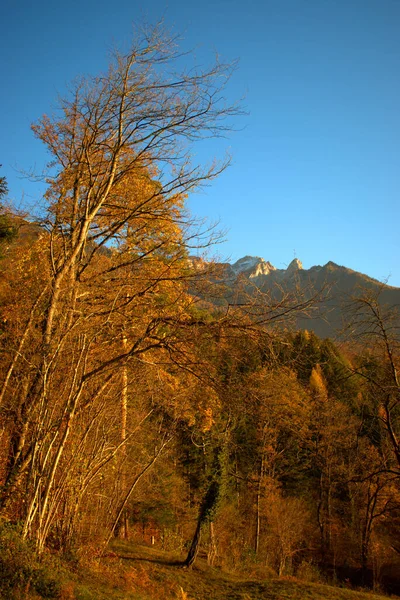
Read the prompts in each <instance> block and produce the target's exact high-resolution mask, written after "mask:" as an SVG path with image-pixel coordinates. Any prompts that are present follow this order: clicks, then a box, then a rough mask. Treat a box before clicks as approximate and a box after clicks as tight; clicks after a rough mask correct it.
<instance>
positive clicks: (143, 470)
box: [0, 29, 400, 597]
mask: <svg viewBox="0 0 400 600" xmlns="http://www.w3.org/2000/svg"><path fill="white" fill-rule="evenodd" d="M177 58H179V55H177V54H176V50H175V46H174V45H173V44H172V45H171V42H170V40H168V39H167V38H165V37H164V36H163V35H162V33H161V32H160V31H159V30H158V29H156V30H154V31H152V32H151V33H150V34H149V35H148V36H145V37H144V38H141V39H138V40H136V41H135V43H134V46H133V47H132V50H131V52H129V53H128V54H126V55H117V56H116V57H115V59H114V61H113V63H112V65H111V66H110V70H109V72H108V74H107V76H101V77H93V78H88V79H87V80H86V81H85V82H78V83H77V84H76V86H75V88H74V91H73V93H72V94H71V96H70V97H68V98H66V99H64V100H63V101H62V102H61V109H62V110H61V112H59V113H57V115H56V116H55V117H52V118H49V117H44V118H43V119H42V120H41V121H40V122H39V123H38V124H37V125H36V126H35V127H34V130H35V133H36V135H37V136H38V137H39V139H41V140H42V141H43V143H44V144H45V145H46V147H47V148H48V150H49V152H50V155H51V157H52V163H51V176H49V179H48V188H47V192H46V197H45V200H46V203H47V204H46V210H45V213H43V214H42V215H40V220H37V222H36V223H35V224H34V225H33V224H32V223H30V224H29V223H28V221H27V220H26V219H22V218H21V217H18V216H16V215H15V214H14V213H13V212H12V211H8V212H7V211H5V210H3V211H2V217H1V219H2V220H1V224H2V228H3V229H2V231H4V232H5V234H4V235H3V234H2V240H1V246H2V248H1V260H0V269H1V274H2V277H1V284H0V306H1V321H0V322H1V326H0V336H1V337H0V340H1V346H2V353H1V358H0V372H1V388H0V423H1V444H0V453H1V461H0V464H1V471H0V484H1V488H0V517H1V524H2V526H1V532H0V547H1V548H2V552H1V555H0V566H1V569H0V582H1V586H3V589H6V590H8V591H7V593H14V591H15V594H16V595H18V594H21V593H23V591H24V590H25V591H26V590H28V588H29V589H35V590H36V593H37V594H42V592H43V594H44V595H45V591H43V587H40V585H39V584H35V581H36V579H35V577H37V574H38V572H39V573H40V572H41V567H40V564H41V563H40V561H42V564H45V561H46V560H47V559H48V558H49V556H51V555H53V556H54V555H60V556H65V557H69V559H70V560H72V561H75V563H76V564H83V563H82V561H83V559H84V557H85V556H88V555H90V554H91V553H92V555H93V554H95V555H96V557H98V556H102V555H105V554H107V553H108V552H109V547H110V544H111V543H112V541H113V539H114V538H116V537H122V538H125V539H127V538H131V539H132V540H134V541H136V542H140V543H148V544H149V545H154V546H156V547H158V548H161V549H163V550H165V551H167V550H168V551H169V550H171V551H174V552H178V553H179V556H180V557H181V558H180V566H181V567H182V566H185V567H191V566H193V564H195V561H196V560H197V557H198V555H199V553H200V554H201V555H202V556H203V558H206V559H207V561H208V563H209V565H210V566H216V567H219V568H221V569H224V570H226V571H227V572H229V571H230V572H234V573H236V574H238V575H240V574H244V573H246V572H249V571H254V572H256V571H259V573H260V574H261V576H266V575H268V574H269V575H271V574H274V575H277V576H284V575H286V576H288V575H296V574H297V575H298V576H299V577H302V576H303V577H308V578H317V579H318V577H321V578H325V579H328V580H331V581H334V580H348V581H351V582H353V583H354V584H357V585H358V584H363V585H383V586H384V587H385V589H386V590H389V591H396V590H398V586H399V581H398V579H396V575H395V574H396V570H398V566H399V563H400V560H399V552H400V540H399V528H398V527H399V519H400V497H399V475H400V470H399V469H400V449H399V443H398V435H399V400H400V395H399V394H400V386H399V381H398V375H397V369H398V364H399V341H398V335H397V329H396V327H397V321H396V318H397V317H396V313H395V312H393V310H392V307H391V306H389V307H387V306H386V304H385V303H384V302H382V301H381V298H380V296H379V294H377V291H380V290H377V289H376V288H375V287H373V286H372V287H371V286H369V285H366V286H365V288H366V289H364V290H363V291H362V292H361V293H360V294H358V295H357V297H356V298H352V304H351V307H352V310H351V311H350V312H348V313H347V317H346V318H347V319H348V320H347V322H346V325H347V326H348V328H349V329H350V330H351V332H352V338H351V339H350V338H349V339H347V341H346V343H345V344H342V345H341V346H339V345H337V344H335V343H334V342H333V341H331V340H330V339H322V338H321V337H318V336H317V335H316V334H315V333H313V332H311V331H309V330H307V329H299V319H303V318H304V316H305V315H312V312H313V311H314V310H316V309H318V307H319V306H320V304H321V302H325V295H324V294H325V291H326V288H325V285H324V286H320V287H318V286H317V283H318V277H319V274H320V273H321V269H320V270H319V271H318V270H317V271H315V281H311V283H312V284H313V285H310V286H308V285H307V286H303V285H302V284H301V281H302V280H301V277H302V276H301V275H299V272H301V271H300V270H299V269H296V268H295V267H296V265H292V267H291V268H290V269H288V270H289V275H291V273H292V272H293V280H294V281H295V282H296V285H290V286H286V287H285V286H284V285H283V279H284V278H283V277H282V278H281V279H280V280H279V281H278V279H276V278H278V277H280V276H278V275H277V274H275V275H273V277H275V279H276V281H275V283H276V285H274V286H273V288H271V289H267V287H266V286H267V284H266V281H269V280H267V279H265V278H268V277H269V276H270V274H269V273H267V267H268V265H267V266H263V269H264V272H259V273H257V275H256V276H255V277H250V276H247V275H246V273H245V271H246V269H242V270H241V271H242V272H241V273H234V276H235V277H234V281H233V275H232V276H231V274H230V271H229V268H231V269H232V267H227V266H226V265H225V266H224V265H223V266H222V267H221V266H218V265H216V266H215V265H212V266H208V265H205V264H204V263H202V264H201V265H200V264H199V263H198V261H194V260H193V259H191V258H190V253H189V247H191V246H192V245H193V243H194V241H195V240H197V242H198V243H199V244H204V235H206V233H202V232H201V231H200V230H199V229H198V228H197V229H196V226H195V224H194V222H193V219H192V218H191V216H190V215H189V214H188V212H187V210H186V207H185V200H186V196H187V194H188V193H189V192H190V191H192V190H193V189H194V188H195V187H196V186H198V185H201V184H202V183H203V182H206V181H209V180H210V179H212V178H213V177H214V176H216V175H217V174H218V172H219V171H220V170H221V168H223V166H224V165H219V166H212V167H211V168H206V169H203V168H201V167H200V166H196V165H193V164H192V163H190V161H189V160H188V148H189V147H190V146H191V144H192V143H193V142H195V141H196V140H197V139H199V138H203V137H206V136H208V135H219V134H220V133H222V132H224V131H225V128H226V127H227V125H226V119H227V118H229V117H230V116H231V115H234V114H235V112H236V110H237V109H236V108H229V107H227V106H226V105H225V103H224V102H223V96H222V93H223V89H221V87H220V84H221V81H222V82H223V84H224V83H225V82H226V78H227V76H229V73H230V68H229V67H228V66H225V65H221V64H217V65H215V67H213V68H212V69H211V70H210V71H208V72H199V71H198V70H191V71H189V72H184V73H182V74H181V76H179V77H178V76H175V77H174V78H172V75H171V70H170V66H171V62H172V64H174V61H175V59H177ZM2 186H3V187H2V191H3V193H5V191H6V187H5V182H4V181H2ZM265 264H266V263H265ZM242 266H243V264H242ZM253 266H254V265H253ZM297 266H298V265H297ZM268 268H269V269H270V267H268ZM324 269H325V271H326V272H330V271H335V270H337V269H336V268H333V267H332V266H330V267H328V266H327V267H326V268H324ZM239 270H240V269H237V271H239ZM270 270H271V269H270ZM233 271H235V269H234V268H233ZM311 271H312V269H311V270H310V272H309V277H308V278H307V279H310V278H311V279H312V277H311V275H312V273H311ZM313 273H314V271H313ZM238 275H239V276H238ZM351 277H352V275H351V274H350V275H349V274H347V279H346V281H349V278H351ZM263 278H264V279H263ZM288 279H290V281H292V279H291V277H289V278H288ZM325 280H326V277H324V281H325ZM232 281H233V283H232ZM328 283H329V282H328ZM228 284H229V286H231V284H232V285H233V287H231V288H229V286H228ZM367 284H368V282H367ZM230 290H231V291H230ZM232 290H233V291H232ZM383 292H385V290H383ZM321 294H322V297H321ZM316 307H317V308H316ZM326 319H329V315H327V316H326ZM393 319H394V320H393ZM26 548H29V552H31V553H32V552H33V554H29V552H28V550H26ZM13 549H14V550H13ZM15 549H20V552H19V550H18V553H17V554H18V556H22V558H21V561H22V562H21V564H20V565H19V567H20V570H18V568H19V567H18V568H17V566H18V565H16V564H15V558H13V556H14V555H16V550H15ZM26 552H27V553H26ZM26 556H35V557H36V558H35V560H38V564H37V566H35V569H33V567H32V568H31V570H29V569H28V570H27V567H26V561H25V562H24V560H25V559H24V557H25V558H26ZM13 560H14V563H13ZM32 569H33V571H32ZM13 572H15V573H19V574H20V576H19V575H18V577H16V578H15V580H13V581H14V583H15V585H14V591H13V590H11V591H10V588H9V587H8V588H7V585H8V586H9V581H10V573H13ZM1 573H3V575H1ZM4 574H5V575H4ZM1 577H2V579H1ZM40 581H42V580H40ZM35 585H36V587H35ZM46 589H47V592H46V593H48V594H50V591H49V589H53V588H52V586H51V584H50V583H49V585H48V586H47V587H46ZM40 590H42V592H41V591H40ZM26 593H28V592H27V591H26ZM51 593H52V594H53V597H56V596H54V594H57V593H58V592H57V591H54V593H53V592H51ZM43 594H42V595H43ZM71 594H74V592H71V593H70V597H71ZM72 597H74V596H72ZM75 597H76V596H75Z"/></svg>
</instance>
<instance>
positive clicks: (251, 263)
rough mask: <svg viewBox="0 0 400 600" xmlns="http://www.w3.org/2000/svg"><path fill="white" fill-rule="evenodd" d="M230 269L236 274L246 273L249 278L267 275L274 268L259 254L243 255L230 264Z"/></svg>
mask: <svg viewBox="0 0 400 600" xmlns="http://www.w3.org/2000/svg"><path fill="white" fill-rule="evenodd" d="M232 269H233V271H234V273H235V274H236V275H239V273H246V275H247V276H248V277H250V278H253V277H258V276H259V275H268V274H269V273H271V271H275V270H276V269H275V267H274V266H273V265H272V264H271V263H270V262H268V261H266V260H264V259H263V258H261V257H259V256H244V257H243V258H240V259H239V260H237V261H236V262H235V263H234V264H233V265H232Z"/></svg>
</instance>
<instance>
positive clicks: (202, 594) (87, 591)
mask: <svg viewBox="0 0 400 600" xmlns="http://www.w3.org/2000/svg"><path fill="white" fill-rule="evenodd" d="M114 551H115V555H111V556H109V557H107V558H106V559H104V560H103V562H102V566H101V567H100V568H99V569H98V570H92V569H91V570H90V571H86V572H85V574H82V575H81V576H80V577H79V581H77V582H76V585H75V590H74V596H70V598H74V597H75V598H77V600H175V599H176V600H228V599H229V600H261V599H262V600H327V599H328V600H379V599H381V600H382V596H378V595H375V594H367V593H363V592H358V591H352V590H348V589H344V588H336V587H331V586H327V585H322V584H315V583H305V582H301V581H297V580H283V579H280V580H279V579H269V580H264V581H255V580H250V579H249V580H246V579H243V578H239V577H236V576H234V575H231V574H228V573H224V572H221V571H220V570H218V569H212V568H210V567H208V566H207V564H206V563H205V561H203V560H199V561H198V562H197V564H196V565H195V567H194V568H193V569H191V570H187V569H182V568H181V567H180V566H179V565H178V564H176V561H177V558H178V557H177V556H176V555H171V554H168V553H165V552H161V551H157V550H153V549H150V548H146V547H137V546H136V547H134V546H133V545H130V544H128V543H124V542H118V543H117V544H116V545H115V546H114ZM66 598H68V596H66ZM68 600H69V598H68Z"/></svg>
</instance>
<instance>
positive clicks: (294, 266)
mask: <svg viewBox="0 0 400 600" xmlns="http://www.w3.org/2000/svg"><path fill="white" fill-rule="evenodd" d="M302 269H303V264H302V262H301V261H300V260H299V259H298V258H294V259H293V260H292V262H291V263H290V265H289V266H288V268H287V269H286V273H287V274H288V275H291V274H292V273H296V272H297V271H301V270H302Z"/></svg>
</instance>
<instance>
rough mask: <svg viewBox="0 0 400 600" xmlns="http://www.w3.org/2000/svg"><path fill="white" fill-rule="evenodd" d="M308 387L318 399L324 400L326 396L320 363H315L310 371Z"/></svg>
mask: <svg viewBox="0 0 400 600" xmlns="http://www.w3.org/2000/svg"><path fill="white" fill-rule="evenodd" d="M310 388H311V391H312V392H313V393H314V394H315V396H316V397H317V398H319V399H320V400H326V399H327V398H328V391H327V388H326V382H325V377H324V375H323V373H322V369H321V366H320V365H316V366H315V367H314V368H313V369H312V371H311V376H310Z"/></svg>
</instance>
